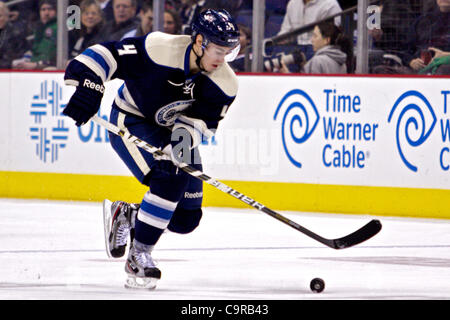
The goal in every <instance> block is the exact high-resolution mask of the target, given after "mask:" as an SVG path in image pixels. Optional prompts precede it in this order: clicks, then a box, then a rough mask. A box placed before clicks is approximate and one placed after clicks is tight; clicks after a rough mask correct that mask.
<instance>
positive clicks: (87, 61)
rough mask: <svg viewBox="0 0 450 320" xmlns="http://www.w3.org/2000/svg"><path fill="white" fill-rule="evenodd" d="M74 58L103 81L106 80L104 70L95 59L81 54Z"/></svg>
mask: <svg viewBox="0 0 450 320" xmlns="http://www.w3.org/2000/svg"><path fill="white" fill-rule="evenodd" d="M75 60H78V61H79V62H81V63H82V64H84V65H85V66H86V67H88V68H89V69H91V70H92V71H94V73H95V74H96V75H98V76H99V77H100V78H101V79H102V81H103V82H105V81H106V79H107V75H106V71H105V69H104V68H103V67H102V66H101V65H100V64H98V62H97V61H95V60H94V59H92V58H91V57H88V56H86V55H83V54H80V55H79V56H77V57H76V58H75Z"/></svg>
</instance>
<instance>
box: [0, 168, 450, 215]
mask: <svg viewBox="0 0 450 320" xmlns="http://www.w3.org/2000/svg"><path fill="white" fill-rule="evenodd" d="M222 182H223V183H225V184H227V185H229V186H230V187H232V188H234V189H236V190H237V191H239V192H241V193H243V194H245V195H247V196H249V197H251V198H253V199H255V200H257V201H258V202H260V203H262V204H264V205H265V206H267V207H269V208H271V209H274V210H291V211H304V212H331V213H351V214H370V215H381V216H403V217H421V218H440V219H450V205H449V203H450V190H441V189H415V188H392V187H366V186H343V185H319V184H304V183H277V182H248V181H222ZM146 191H147V188H146V187H145V186H143V185H141V184H140V183H139V182H138V181H137V180H136V179H135V178H134V177H131V176H105V175H82V174H60V173H37V172H11V171H0V197H3V198H21V199H51V200H75V201H102V200H103V199H105V198H108V199H113V200H116V199H121V200H125V201H129V202H141V201H142V197H143V195H144V193H145V192H146ZM203 205H204V206H207V207H234V208H248V205H246V204H245V203H243V202H241V201H239V200H237V199H234V198H233V197H231V196H230V195H227V194H225V193H223V192H221V191H219V190H218V189H216V188H214V187H212V186H210V185H208V184H205V187H204V200H203Z"/></svg>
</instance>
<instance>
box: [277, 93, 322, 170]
mask: <svg viewBox="0 0 450 320" xmlns="http://www.w3.org/2000/svg"><path fill="white" fill-rule="evenodd" d="M285 105H286V110H285V112H284V115H283V120H282V125H281V136H282V141H283V147H284V151H285V152H286V155H287V157H288V158H289V160H290V161H291V162H292V164H294V165H295V166H296V167H298V168H301V167H302V164H301V163H300V162H299V161H298V160H297V159H294V157H293V156H292V155H291V153H290V152H289V149H288V146H287V139H290V140H292V141H293V142H294V143H296V144H301V143H304V142H306V141H307V140H308V139H309V137H311V135H312V134H313V132H314V130H315V129H316V127H317V124H318V123H319V120H320V115H319V112H318V111H317V107H316V105H315V104H314V101H313V100H312V99H311V98H310V97H309V95H308V94H307V93H306V92H304V91H303V90H300V89H294V90H291V91H289V92H288V93H287V94H286V95H285V96H284V97H283V98H282V99H281V101H280V103H279V104H278V107H277V109H276V111H275V114H274V117H273V119H274V120H276V119H277V117H278V114H279V113H280V110H281V109H282V107H284V106H285Z"/></svg>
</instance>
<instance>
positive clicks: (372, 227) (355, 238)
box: [92, 115, 381, 249]
mask: <svg viewBox="0 0 450 320" xmlns="http://www.w3.org/2000/svg"><path fill="white" fill-rule="evenodd" d="M92 120H93V121H95V122H96V123H98V124H99V125H101V126H102V127H104V128H105V129H107V130H108V131H110V132H112V133H114V134H116V135H118V136H121V137H122V138H123V139H125V140H127V141H128V142H130V143H133V144H135V145H137V146H138V147H140V148H142V149H144V150H145V151H147V152H150V153H151V154H153V155H156V156H164V155H165V154H164V153H163V152H162V151H161V149H159V148H156V147H154V146H152V145H150V144H148V143H147V142H145V141H143V140H141V139H139V138H138V137H136V136H133V135H132V134H130V133H129V132H127V131H124V130H122V129H120V128H118V127H117V126H115V125H114V124H112V123H110V122H108V121H106V120H104V119H102V118H100V117H98V116H97V115H95V116H94V117H93V118H92ZM178 167H179V168H180V169H181V170H183V171H185V172H187V173H188V174H190V175H191V176H194V177H196V178H197V179H200V180H202V181H204V182H206V183H208V184H210V185H212V186H213V187H215V188H217V189H219V190H220V191H222V192H225V193H228V194H229V195H231V196H233V197H235V198H236V199H238V200H241V201H242V202H244V203H246V204H248V205H249V206H252V207H253V208H255V209H257V210H259V211H262V212H264V213H266V214H268V215H270V216H271V217H273V218H275V219H277V220H279V221H281V222H284V223H285V224H287V225H288V226H290V227H292V228H294V229H295V230H297V231H300V232H302V233H303V234H305V235H307V236H309V237H310V238H312V239H314V240H316V241H318V242H320V243H322V244H324V245H326V246H328V247H330V248H333V249H344V248H349V247H352V246H354V245H356V244H359V243H361V242H363V241H366V240H368V239H370V238H371V237H373V236H374V235H376V234H377V233H378V232H379V231H380V230H381V222H380V221H379V220H375V219H374V220H371V221H370V222H369V223H367V224H366V225H364V226H363V227H361V228H360V229H358V230H356V231H355V232H353V233H351V234H349V235H347V236H345V237H342V238H338V239H326V238H323V237H321V236H319V235H318V234H316V233H314V232H312V231H311V230H309V229H307V228H305V227H302V226H301V225H299V224H298V223H296V222H294V221H292V220H290V219H288V218H286V217H284V216H282V215H281V214H279V213H277V212H275V211H273V210H271V209H269V208H267V207H266V206H264V205H263V204H261V203H259V202H257V201H255V200H253V199H252V198H250V197H248V196H246V195H244V194H242V193H240V192H238V191H236V190H234V189H233V188H231V187H229V186H227V185H226V184H224V183H222V182H220V181H217V180H215V179H213V178H211V177H209V176H207V175H206V174H204V173H203V172H202V171H200V170H197V169H195V168H193V167H191V166H190V165H188V164H186V163H180V164H178Z"/></svg>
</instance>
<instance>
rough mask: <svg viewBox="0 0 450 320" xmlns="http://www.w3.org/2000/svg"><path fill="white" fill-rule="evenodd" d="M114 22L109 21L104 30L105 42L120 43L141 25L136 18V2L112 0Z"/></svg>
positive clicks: (132, 0)
mask: <svg viewBox="0 0 450 320" xmlns="http://www.w3.org/2000/svg"><path fill="white" fill-rule="evenodd" d="M112 3H113V4H112V5H113V11H114V20H112V21H107V22H106V24H105V27H104V28H103V30H102V33H101V34H102V36H101V37H102V40H103V41H119V40H120V39H122V37H123V36H124V35H125V34H126V33H127V32H130V31H131V30H134V29H136V28H137V27H138V25H139V20H138V19H137V17H136V8H137V1H136V0H112Z"/></svg>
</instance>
